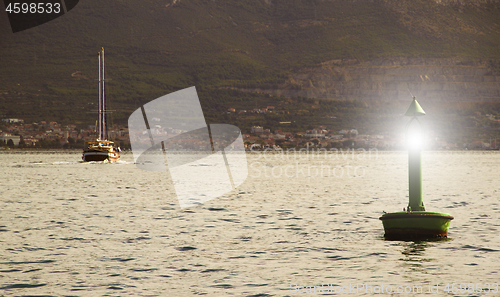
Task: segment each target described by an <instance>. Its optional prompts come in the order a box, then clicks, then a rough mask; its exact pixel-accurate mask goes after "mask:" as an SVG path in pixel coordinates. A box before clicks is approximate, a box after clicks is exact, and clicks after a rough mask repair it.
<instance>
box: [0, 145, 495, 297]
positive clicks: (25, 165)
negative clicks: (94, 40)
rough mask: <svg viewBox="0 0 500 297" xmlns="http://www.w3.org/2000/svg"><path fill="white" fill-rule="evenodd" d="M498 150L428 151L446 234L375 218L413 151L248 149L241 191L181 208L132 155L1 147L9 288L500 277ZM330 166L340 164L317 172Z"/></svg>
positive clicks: (2, 235) (232, 291)
mask: <svg viewBox="0 0 500 297" xmlns="http://www.w3.org/2000/svg"><path fill="white" fill-rule="evenodd" d="M363 154H365V155H363ZM499 156H500V155H499V154H498V153H495V152H424V154H423V162H424V163H423V182H424V202H425V205H426V208H427V210H429V211H440V212H447V213H450V214H452V215H453V216H454V217H455V219H454V220H453V221H452V222H451V227H450V232H449V239H448V240H442V241H423V242H412V241H407V242H406V241H386V240H384V239H383V227H382V223H381V221H380V220H379V219H378V218H379V217H380V215H381V214H382V211H386V212H394V211H400V210H401V209H402V208H403V207H405V206H406V205H407V199H408V194H407V191H408V186H407V182H408V181H407V169H406V166H407V165H406V164H407V163H406V162H407V156H406V153H405V152H377V154H372V155H370V156H369V155H367V153H366V152H358V153H355V154H349V155H346V154H344V155H337V156H334V158H332V156H330V155H326V156H325V155H319V156H318V155H315V156H314V155H313V156H307V157H303V158H298V157H297V158H295V157H294V158H288V159H286V158H279V156H276V155H268V156H267V158H264V157H263V156H259V155H256V154H248V159H249V177H248V178H247V180H246V181H245V182H244V183H243V184H242V185H241V186H240V187H239V188H238V189H236V190H235V191H233V192H231V193H228V194H227V195H225V196H223V197H220V198H218V199H214V200H212V201H209V202H208V203H205V204H203V205H200V206H197V207H191V208H187V209H184V210H181V209H180V207H179V205H178V202H177V199H176V196H175V192H174V191H173V190H172V187H171V185H170V184H169V182H170V181H169V179H168V177H167V176H166V174H164V173H163V174H162V173H157V172H147V171H142V170H139V169H137V168H136V167H135V165H134V164H133V159H132V156H131V154H127V153H125V154H124V155H123V157H122V161H121V162H119V163H117V164H101V163H81V162H80V152H60V151H54V152H1V153H0V180H1V184H2V186H1V188H0V195H1V200H0V203H1V207H0V211H1V216H0V250H1V251H2V252H1V253H0V271H1V274H0V295H2V294H5V295H22V294H28V295H41V294H45V295H55V296H58V295H104V294H110V295H115V294H117V295H121V296H146V295H147V296H165V295H169V296H192V295H195V294H206V295H208V296H221V295H235V296H286V295H291V296H293V295H295V293H294V292H293V291H291V290H290V284H292V283H294V284H298V285H302V286H315V285H321V284H323V283H327V284H332V285H333V284H336V285H339V286H340V285H342V286H344V285H346V286H348V285H349V284H350V283H353V284H355V283H363V284H370V285H374V286H376V285H382V284H383V285H385V286H393V287H394V288H395V287H397V286H406V285H422V286H424V288H425V286H427V285H428V284H437V283H439V284H446V283H452V282H456V283H494V282H497V281H498V272H497V271H498V267H499V266H500V265H499V264H500V263H499V262H500V258H499V257H498V255H499V252H500V240H499V238H498V233H499V232H498V231H499V226H500V220H499V212H500V208H499V198H500V197H499V191H500V189H499V187H500V183H499V182H498V181H497V179H498V174H497V172H498V171H497V167H498V164H499V161H500V157H499ZM289 166H292V167H289ZM294 166H295V167H294ZM297 166H298V167H297ZM321 166H328V168H329V169H330V170H331V169H332V168H337V169H336V170H337V171H336V172H337V174H336V175H334V174H330V175H329V176H328V175H326V174H323V175H320V174H319V171H318V172H317V173H315V172H316V171H315V168H321ZM349 167H350V168H351V169H352V168H363V170H362V171H359V170H361V169H359V170H358V173H359V174H353V173H352V172H351V173H350V174H347V173H346V172H347V171H346V170H347V169H348V168H349ZM285 168H292V169H288V173H289V174H288V175H286V174H285V173H284V172H285V171H284V170H285ZM297 168H298V169H297ZM301 168H303V169H302V170H300V169H301ZM324 168H326V167H324ZM338 168H344V172H345V174H344V175H340V174H339V172H340V171H339V170H340V169H338ZM266 169H267V170H268V171H267V172H268V173H269V174H268V175H267V176H266V174H265V173H266V171H265V170H266ZM273 169H274V175H273V171H272V170H273ZM280 169H281V172H283V173H282V174H279V172H280ZM298 170H300V171H298ZM330 172H331V171H330ZM361 172H362V174H361ZM440 289H441V287H440ZM358 293H359V292H358ZM361 293H362V292H361ZM361 293H360V295H363V294H364V293H362V294H361ZM440 293H441V295H445V294H444V292H443V291H442V290H441V291H440ZM259 294H260V295H259ZM266 294H267V295H266ZM366 295H370V294H366ZM490 295H491V294H490Z"/></svg>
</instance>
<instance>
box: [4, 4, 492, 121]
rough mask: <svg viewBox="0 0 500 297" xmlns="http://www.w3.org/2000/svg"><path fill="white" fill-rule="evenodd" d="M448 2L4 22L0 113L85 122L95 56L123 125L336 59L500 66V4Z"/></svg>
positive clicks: (219, 104)
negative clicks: (172, 96) (181, 100)
mask: <svg viewBox="0 0 500 297" xmlns="http://www.w3.org/2000/svg"><path fill="white" fill-rule="evenodd" d="M438 2H439V3H438ZM454 3H455V1H432V0H418V1H410V0H387V1H381V0H373V1H368V0H366V1H363V0H359V1H352V0H351V1H347V0H338V1H321V0H239V1H228V0H227V1H226V0H174V1H170V0H168V1H159V0H143V1H135V0H114V1H95V0H88V1H80V3H79V4H78V5H77V6H76V7H75V8H74V9H73V10H71V11H70V12H69V13H67V14H66V15H64V16H63V17H60V18H58V19H56V20H54V21H52V22H49V23H46V24H44V25H41V26H39V27H36V28H32V29H29V30H26V31H22V32H19V33H16V34H12V33H11V32H10V27H9V24H8V22H7V20H6V18H4V17H3V15H2V18H1V19H0V55H1V60H0V78H1V80H0V114H3V115H5V116H7V117H19V118H24V119H26V120H28V121H30V120H35V121H36V120H56V121H60V122H63V123H64V122H67V123H69V122H77V123H80V124H91V123H93V122H94V119H93V117H94V116H93V115H92V114H89V112H91V111H92V110H93V109H95V107H94V106H95V104H94V103H95V102H96V101H97V100H96V98H97V94H96V93H97V92H96V91H97V83H96V82H95V79H96V78H97V59H96V56H97V55H96V54H97V52H98V50H99V49H100V47H105V49H106V66H107V70H106V73H107V78H109V79H110V81H109V83H108V98H109V100H110V107H111V109H114V110H116V111H115V113H114V114H113V118H114V121H115V122H119V123H125V122H126V119H127V117H128V115H130V113H131V112H132V111H133V110H135V109H136V108H137V107H139V106H140V105H142V104H144V103H145V102H148V101H150V100H152V99H155V98H157V97H159V96H161V95H164V94H166V93H169V92H172V91H175V90H178V89H181V88H185V87H189V86H192V85H195V86H196V87H197V89H198V92H199V94H200V99H201V100H202V104H203V106H204V108H205V109H206V110H212V109H215V110H220V111H222V110H224V109H225V108H226V109H227V107H228V104H231V101H233V100H234V101H236V102H240V103H241V100H243V99H244V100H247V101H256V102H264V101H265V100H267V99H266V98H268V97H264V95H245V96H243V95H241V96H239V95H235V94H238V92H236V93H235V92H229V91H224V90H225V89H224V88H226V87H240V88H254V87H259V88H263V89H265V88H273V89H276V88H278V87H279V86H280V84H282V83H283V82H284V81H285V80H286V79H287V78H288V77H290V74H292V73H294V72H295V71H297V69H300V68H302V67H307V66H313V65H316V64H318V63H320V62H324V61H328V60H332V59H341V58H348V59H357V60H371V59H374V58H380V57H419V58H427V57H460V58H463V59H470V60H485V59H486V60H489V59H492V60H500V8H499V7H500V5H499V3H498V2H496V1H484V3H481V4H477V3H478V1H474V2H473V3H476V4H474V5H472V4H454ZM251 104H252V103H251V102H249V105H251Z"/></svg>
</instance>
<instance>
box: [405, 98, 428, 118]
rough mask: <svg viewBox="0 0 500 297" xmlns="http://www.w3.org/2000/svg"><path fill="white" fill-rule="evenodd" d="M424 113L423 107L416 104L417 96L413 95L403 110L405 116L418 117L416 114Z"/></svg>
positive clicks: (421, 114)
mask: <svg viewBox="0 0 500 297" xmlns="http://www.w3.org/2000/svg"><path fill="white" fill-rule="evenodd" d="M423 115H425V111H424V110H423V108H422V107H421V106H420V104H418V102H417V98H415V97H413V101H412V102H411V104H410V106H409V107H408V109H407V110H406V112H405V116H406V117H418V116H423Z"/></svg>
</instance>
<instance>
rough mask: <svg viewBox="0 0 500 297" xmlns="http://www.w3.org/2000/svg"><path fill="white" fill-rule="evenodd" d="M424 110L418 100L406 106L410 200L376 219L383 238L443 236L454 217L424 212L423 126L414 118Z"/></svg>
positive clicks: (423, 112) (446, 234)
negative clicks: (404, 205) (395, 210)
mask: <svg viewBox="0 0 500 297" xmlns="http://www.w3.org/2000/svg"><path fill="white" fill-rule="evenodd" d="M424 115H425V111H424V110H423V109H422V107H421V106H420V104H418V102H417V99H416V98H415V97H413V101H412V103H411V104H410V107H408V110H407V111H406V113H405V116H408V117H411V120H410V122H409V123H408V124H407V125H406V129H405V134H406V142H407V144H408V181H409V188H408V191H409V203H408V206H407V208H406V209H404V211H402V212H393V213H386V214H384V215H382V216H381V217H380V218H379V219H380V220H382V224H383V225H384V230H385V235H384V237H385V238H386V239H396V240H398V239H401V240H405V239H416V240H418V239H429V238H446V237H447V236H448V228H449V227H450V221H451V220H453V217H452V216H451V215H449V214H447V213H440V212H430V211H425V207H424V203H423V200H422V147H421V145H422V137H421V133H422V127H421V125H420V122H419V121H418V119H417V117H419V116H424Z"/></svg>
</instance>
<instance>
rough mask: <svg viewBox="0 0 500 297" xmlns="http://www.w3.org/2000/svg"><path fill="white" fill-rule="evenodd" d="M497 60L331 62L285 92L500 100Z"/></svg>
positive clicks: (295, 78) (304, 73)
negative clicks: (495, 62)
mask: <svg viewBox="0 0 500 297" xmlns="http://www.w3.org/2000/svg"><path fill="white" fill-rule="evenodd" d="M493 65H494V64H493V62H484V61H482V62H472V61H463V60H459V59H417V58H414V59H408V58H391V59H376V60H372V61H358V60H332V61H328V62H325V63H322V64H321V65H318V66H317V67H310V68H305V69H302V70H300V71H298V72H297V73H295V74H293V75H292V76H291V78H290V79H289V80H288V82H287V83H286V84H285V85H283V86H281V88H280V90H272V91H270V90H254V91H258V92H268V93H273V94H280V95H284V96H290V97H297V96H302V97H309V98H318V99H349V100H351V99H353V100H382V101H385V100H404V99H407V98H408V97H409V96H411V94H413V95H415V96H418V97H421V98H422V97H424V98H427V99H429V100H433V101H448V100H453V101H456V100H458V101H500V73H498V72H497V71H496V70H495V68H494V66H493Z"/></svg>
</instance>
